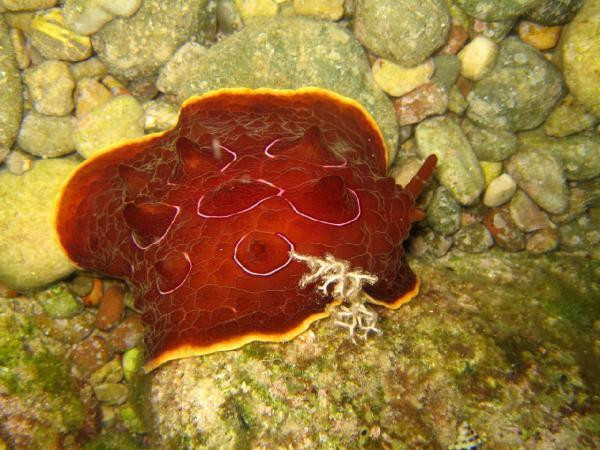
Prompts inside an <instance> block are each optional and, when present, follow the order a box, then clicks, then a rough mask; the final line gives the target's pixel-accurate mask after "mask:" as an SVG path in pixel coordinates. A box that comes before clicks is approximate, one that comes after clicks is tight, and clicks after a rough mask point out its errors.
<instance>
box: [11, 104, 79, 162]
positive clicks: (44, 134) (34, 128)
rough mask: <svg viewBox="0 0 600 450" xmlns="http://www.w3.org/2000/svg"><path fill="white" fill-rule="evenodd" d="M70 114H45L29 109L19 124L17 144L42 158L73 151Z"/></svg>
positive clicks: (72, 123) (72, 126) (72, 119)
mask: <svg viewBox="0 0 600 450" xmlns="http://www.w3.org/2000/svg"><path fill="white" fill-rule="evenodd" d="M74 131H75V118H74V117H72V116H47V115H45V114H40V113H38V112H37V111H34V110H32V111H30V112H29V113H28V114H27V115H26V116H25V118H24V119H23V123H22V124H21V129H20V130H19V136H18V137H17V144H19V147H21V148H22V149H23V150H25V151H26V152H27V153H30V154H32V155H35V156H40V157H42V158H56V157H57V156H63V155H67V154H69V153H72V152H74V151H75V144H74V143H73V132H74Z"/></svg>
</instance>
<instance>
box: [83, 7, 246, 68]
mask: <svg viewBox="0 0 600 450" xmlns="http://www.w3.org/2000/svg"><path fill="white" fill-rule="evenodd" d="M207 3H208V0H193V1H184V0H168V1H165V0H160V1H159V0H146V1H144V2H143V3H142V6H141V7H140V9H138V10H137V12H136V13H135V14H134V15H133V16H131V17H118V18H116V19H114V20H112V21H111V22H109V23H108V24H106V25H105V26H104V27H103V28H102V29H101V30H100V31H98V32H97V33H96V34H94V36H93V38H92V42H93V44H94V49H95V50H96V53H97V54H98V57H99V58H100V59H101V60H102V62H103V63H104V64H106V66H107V67H108V70H109V72H110V73H111V74H113V75H115V76H117V77H120V78H125V79H127V80H133V79H135V78H139V77H149V76H153V75H155V74H156V72H157V71H158V69H159V68H160V67H161V66H162V65H163V64H164V63H165V62H166V61H167V60H168V59H169V58H170V57H171V56H172V55H173V53H175V50H177V48H178V47H179V46H180V45H181V44H183V43H184V42H186V41H187V40H189V39H190V38H192V37H193V36H194V35H195V34H196V33H197V32H198V31H199V30H198V26H199V23H204V21H203V17H202V16H203V15H204V14H213V13H214V11H212V10H211V9H209V8H207V7H206V6H207ZM124 36H126V37H127V39H124ZM238 62H239V61H238Z"/></svg>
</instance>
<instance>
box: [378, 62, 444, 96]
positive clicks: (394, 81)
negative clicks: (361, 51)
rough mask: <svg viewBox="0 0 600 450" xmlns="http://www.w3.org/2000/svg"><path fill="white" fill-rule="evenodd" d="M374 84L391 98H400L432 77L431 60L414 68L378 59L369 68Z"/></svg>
mask: <svg viewBox="0 0 600 450" xmlns="http://www.w3.org/2000/svg"><path fill="white" fill-rule="evenodd" d="M371 70H372V72H373V78H375V82H376V83H377V84H378V85H379V87H380V88H381V89H383V90H384V91H385V92H386V93H387V94H389V95H391V96H392V97H400V96H402V95H404V94H406V93H408V92H410V91H412V90H413V89H415V88H417V87H419V86H421V85H422V84H424V83H427V82H428V81H429V80H430V78H431V75H433V71H434V65H433V60H432V59H428V60H427V61H425V62H424V63H422V64H419V65H418V66H415V67H403V66H401V65H399V64H395V63H393V62H392V61H389V60H387V59H381V58H380V59H378V60H376V61H375V62H374V63H373V67H371Z"/></svg>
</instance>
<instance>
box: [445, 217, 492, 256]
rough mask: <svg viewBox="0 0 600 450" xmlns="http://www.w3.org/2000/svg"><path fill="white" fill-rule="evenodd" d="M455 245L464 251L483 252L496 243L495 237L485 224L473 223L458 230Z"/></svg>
mask: <svg viewBox="0 0 600 450" xmlns="http://www.w3.org/2000/svg"><path fill="white" fill-rule="evenodd" d="M454 245H456V247H458V248H459V249H460V250H462V251H463V252H467V253H483V252H485V251H486V250H487V249H489V248H490V247H492V246H493V245H494V239H493V238H492V235H491V233H490V232H489V231H488V229H487V228H486V227H485V225H483V224H482V223H472V224H470V225H467V226H465V227H462V228H461V229H460V230H458V231H457V232H456V234H455V235H454Z"/></svg>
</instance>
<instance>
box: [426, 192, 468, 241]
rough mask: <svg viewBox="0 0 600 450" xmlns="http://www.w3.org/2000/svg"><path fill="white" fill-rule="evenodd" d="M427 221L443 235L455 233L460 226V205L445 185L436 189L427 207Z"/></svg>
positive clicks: (434, 229)
mask: <svg viewBox="0 0 600 450" xmlns="http://www.w3.org/2000/svg"><path fill="white" fill-rule="evenodd" d="M427 223H428V224H429V225H430V226H431V228H432V229H433V231H435V232H436V233H439V234H441V235H443V236H448V235H450V234H454V233H455V232H456V231H457V230H458V229H459V228H460V205H459V204H458V203H457V202H456V200H454V197H452V195H451V194H450V192H448V190H447V189H446V188H445V187H443V186H440V187H438V188H437V189H436V190H435V192H434V194H433V198H432V199H431V202H430V203H429V206H428V207H427Z"/></svg>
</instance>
